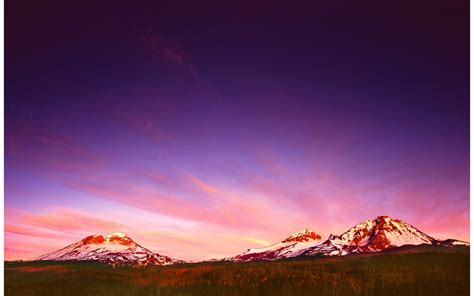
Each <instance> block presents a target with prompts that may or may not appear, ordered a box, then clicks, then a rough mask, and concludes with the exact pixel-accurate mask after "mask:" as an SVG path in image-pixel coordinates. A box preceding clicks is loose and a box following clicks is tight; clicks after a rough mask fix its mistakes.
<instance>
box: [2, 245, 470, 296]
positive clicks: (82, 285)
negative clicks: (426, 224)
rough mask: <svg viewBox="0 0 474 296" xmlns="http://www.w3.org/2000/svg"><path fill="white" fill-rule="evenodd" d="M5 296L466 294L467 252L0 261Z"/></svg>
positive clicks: (437, 250) (433, 250)
mask: <svg viewBox="0 0 474 296" xmlns="http://www.w3.org/2000/svg"><path fill="white" fill-rule="evenodd" d="M5 295H48V296H52V295H61V296H63V295H65V296H75V295H469V249H468V248H466V247H456V248H443V247H422V248H416V249H415V248H404V249H401V250H398V251H394V252H386V253H383V254H378V255H355V256H346V257H338V258H310V259H302V260H285V261H275V262H253V263H196V264H183V265H176V266H166V267H159V266H149V267H126V266H122V267H115V268H114V267H112V266H108V265H101V264H97V263H85V262H82V263H79V262H78V263H75V262H62V263H60V262H5Z"/></svg>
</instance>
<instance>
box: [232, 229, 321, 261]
mask: <svg viewBox="0 0 474 296" xmlns="http://www.w3.org/2000/svg"><path fill="white" fill-rule="evenodd" d="M320 241H321V236H320V235H319V234H317V233H316V232H314V231H312V230H309V229H303V230H301V231H298V232H295V233H293V234H292V235H290V236H289V237H287V238H286V239H284V240H283V241H281V242H279V243H276V244H274V245H271V246H268V247H265V248H258V249H248V250H247V251H246V252H244V253H242V254H240V255H237V256H235V257H231V258H226V259H225V260H227V261H237V262H241V261H253V260H275V259H281V258H289V257H296V256H298V255H299V254H301V252H302V251H304V250H306V249H308V248H309V247H311V246H314V245H317V244H318V243H319V242H320Z"/></svg>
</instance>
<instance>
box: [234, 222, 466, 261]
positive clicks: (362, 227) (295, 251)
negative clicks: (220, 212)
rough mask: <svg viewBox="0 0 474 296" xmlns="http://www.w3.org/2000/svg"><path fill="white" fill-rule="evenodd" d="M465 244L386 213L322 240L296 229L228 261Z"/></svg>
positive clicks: (312, 234)
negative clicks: (425, 230)
mask: <svg viewBox="0 0 474 296" xmlns="http://www.w3.org/2000/svg"><path fill="white" fill-rule="evenodd" d="M423 244H426V245H441V246H454V245H467V246H468V245H469V243H467V242H463V241H459V240H455V239H448V240H443V241H442V240H437V239H435V238H433V237H431V236H429V235H427V234H425V233H423V232H421V231H420V230H418V229H417V228H415V227H413V226H412V225H410V224H408V223H406V222H404V221H402V220H399V219H393V218H390V217H388V216H379V217H377V218H375V219H374V220H367V221H364V222H361V223H359V224H357V225H355V226H354V227H352V228H350V229H349V230H347V231H346V232H344V233H342V234H340V235H332V234H331V235H329V237H328V238H326V239H325V240H321V236H320V235H317V234H315V233H314V232H312V231H310V230H303V231H301V232H297V233H295V234H293V235H291V236H290V237H288V238H287V239H285V240H283V241H282V242H280V243H277V244H274V245H272V246H269V247H265V248H259V249H249V250H247V251H246V252H244V253H242V254H240V255H237V256H235V257H231V258H226V259H225V260H232V261H237V262H239V261H253V260H275V259H281V258H290V257H302V256H344V255H349V254H357V253H374V252H380V251H384V250H386V249H391V248H397V247H401V246H406V245H423Z"/></svg>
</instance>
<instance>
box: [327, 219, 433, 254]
mask: <svg viewBox="0 0 474 296" xmlns="http://www.w3.org/2000/svg"><path fill="white" fill-rule="evenodd" d="M433 241H434V239H433V238H432V237H430V236H428V235H427V234H425V233H423V232H421V231H419V230H418V229H416V228H415V227H413V226H412V225H410V224H408V223H405V222H403V221H402V220H399V219H393V218H390V217H389V216H379V217H377V218H375V219H374V220H367V221H364V222H362V223H359V224H357V225H356V226H354V227H352V228H350V229H349V230H348V231H346V232H344V233H343V234H341V235H340V236H338V237H336V238H335V239H334V242H335V243H338V244H343V245H347V246H354V247H359V248H362V249H363V250H364V251H380V250H384V249H386V248H388V247H399V246H402V245H420V244H431V243H432V242H433Z"/></svg>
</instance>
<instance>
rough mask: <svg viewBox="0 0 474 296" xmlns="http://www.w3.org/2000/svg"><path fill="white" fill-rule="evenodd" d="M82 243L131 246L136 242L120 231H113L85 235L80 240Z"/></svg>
mask: <svg viewBox="0 0 474 296" xmlns="http://www.w3.org/2000/svg"><path fill="white" fill-rule="evenodd" d="M81 242H82V243H83V244H84V245H91V244H96V245H99V244H117V245H123V246H132V245H136V243H135V242H134V241H133V240H132V239H131V238H129V237H128V236H126V235H125V234H123V233H121V232H115V233H111V234H108V235H106V236H102V235H91V236H88V237H86V238H85V239H83V240H82V241H81Z"/></svg>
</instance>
